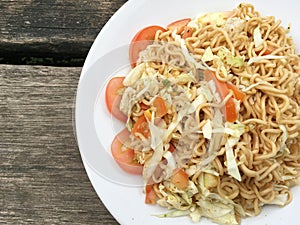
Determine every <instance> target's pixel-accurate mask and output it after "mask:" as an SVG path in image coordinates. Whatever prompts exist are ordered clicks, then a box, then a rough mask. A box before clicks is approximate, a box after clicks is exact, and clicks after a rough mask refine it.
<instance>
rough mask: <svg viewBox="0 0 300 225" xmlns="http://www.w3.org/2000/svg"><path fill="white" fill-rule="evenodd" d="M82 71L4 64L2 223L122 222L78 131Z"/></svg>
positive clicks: (0, 79)
mask: <svg viewBox="0 0 300 225" xmlns="http://www.w3.org/2000/svg"><path fill="white" fill-rule="evenodd" d="M80 71H81V68H66V67H61V68H59V67H39V66H13V65H0V128H1V129H0V152H1V155H0V224H118V223H117V222H116V221H115V220H114V219H113V217H112V216H111V215H110V213H109V212H108V211H107V210H106V209H105V207H104V206H103V204H102V203H101V201H100V200H99V199H98V197H97V195H96V193H95V192H94V190H93V188H92V186H91V184H90V182H89V180H88V178H87V175H86V173H85V170H84V168H83V165H82V162H81V159H80V155H79V151H78V149H77V144H76V141H75V137H74V133H73V126H72V110H73V102H74V97H75V94H76V88H77V83H78V79H79V75H80Z"/></svg>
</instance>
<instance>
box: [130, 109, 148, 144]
mask: <svg viewBox="0 0 300 225" xmlns="http://www.w3.org/2000/svg"><path fill="white" fill-rule="evenodd" d="M131 133H132V134H133V136H135V137H137V138H139V136H137V135H136V133H140V134H142V135H143V136H144V137H145V138H149V137H150V129H149V125H148V122H147V119H146V117H145V116H144V115H142V116H140V117H139V118H138V119H137V121H136V122H135V124H134V125H133V127H132V131H131Z"/></svg>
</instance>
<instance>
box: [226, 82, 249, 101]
mask: <svg viewBox="0 0 300 225" xmlns="http://www.w3.org/2000/svg"><path fill="white" fill-rule="evenodd" d="M226 85H227V88H228V89H230V90H232V91H233V95H234V98H235V99H237V100H240V101H241V102H242V101H244V99H245V97H246V93H244V92H242V91H240V90H239V89H238V87H237V86H235V85H233V84H231V83H226Z"/></svg>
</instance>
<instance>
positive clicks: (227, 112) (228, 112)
mask: <svg viewBox="0 0 300 225" xmlns="http://www.w3.org/2000/svg"><path fill="white" fill-rule="evenodd" d="M204 78H205V80H207V81H210V80H213V81H214V83H215V85H216V89H217V92H218V93H219V95H220V97H221V99H222V100H223V99H224V98H225V97H226V96H227V95H228V94H229V89H228V87H227V85H226V83H225V82H222V81H219V80H218V79H217V77H216V75H215V73H214V72H213V71H211V70H205V71H204ZM222 112H223V114H224V116H225V119H226V121H228V122H234V121H236V118H237V113H236V108H235V103H234V100H233V97H231V98H230V99H229V100H228V101H227V102H226V104H225V107H223V108H222Z"/></svg>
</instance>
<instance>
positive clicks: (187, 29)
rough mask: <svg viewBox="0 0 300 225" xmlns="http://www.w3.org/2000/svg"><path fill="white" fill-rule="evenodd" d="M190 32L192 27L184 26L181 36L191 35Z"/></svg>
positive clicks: (184, 37)
mask: <svg viewBox="0 0 300 225" xmlns="http://www.w3.org/2000/svg"><path fill="white" fill-rule="evenodd" d="M192 34H193V28H191V27H185V28H184V30H183V34H182V38H183V39H186V38H189V37H192Z"/></svg>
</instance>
